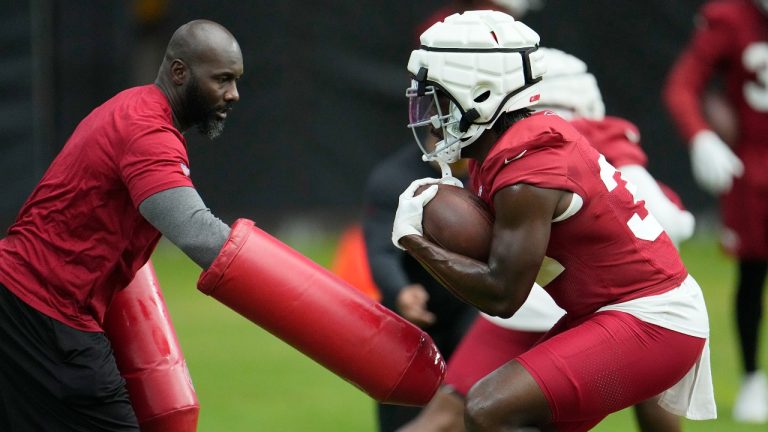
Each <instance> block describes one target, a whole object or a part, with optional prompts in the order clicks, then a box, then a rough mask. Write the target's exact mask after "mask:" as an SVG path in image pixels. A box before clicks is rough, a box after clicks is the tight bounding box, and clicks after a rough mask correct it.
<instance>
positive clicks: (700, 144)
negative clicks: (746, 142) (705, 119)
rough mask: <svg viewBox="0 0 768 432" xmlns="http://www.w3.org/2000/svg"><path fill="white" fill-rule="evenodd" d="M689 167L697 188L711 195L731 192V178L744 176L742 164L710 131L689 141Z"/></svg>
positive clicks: (698, 134)
mask: <svg viewBox="0 0 768 432" xmlns="http://www.w3.org/2000/svg"><path fill="white" fill-rule="evenodd" d="M691 167H692V168H693V177H694V179H695V180H696V182H697V183H698V184H699V186H701V188H702V189H704V190H706V191H707V192H709V193H711V194H713V195H719V194H721V193H724V192H728V191H729V190H731V186H732V185H733V178H734V177H741V175H742V174H744V164H743V163H742V162H741V160H740V159H739V158H738V156H736V155H735V154H734V153H733V151H731V149H730V148H729V147H728V144H726V143H724V142H723V140H721V139H720V137H718V136H717V134H715V133H714V132H712V131H711V130H703V131H701V132H699V133H697V134H696V135H694V136H693V138H692V139H691Z"/></svg>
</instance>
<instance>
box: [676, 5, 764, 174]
mask: <svg viewBox="0 0 768 432" xmlns="http://www.w3.org/2000/svg"><path fill="white" fill-rule="evenodd" d="M714 74H719V75H721V76H722V77H723V80H724V85H725V92H726V96H727V98H728V100H729V101H730V103H731V105H732V106H733V108H734V109H735V110H736V115H737V117H738V119H739V120H738V121H739V124H738V137H737V139H736V142H735V143H734V147H735V151H736V153H737V155H739V156H740V157H741V159H742V161H744V163H745V176H747V177H752V176H758V177H761V178H762V180H761V181H760V182H761V183H763V184H768V170H766V169H765V164H766V163H768V17H766V15H764V14H763V13H762V12H761V11H760V9H758V7H757V6H756V5H755V4H754V1H752V0H717V1H712V2H709V3H707V4H706V5H705V6H704V7H703V8H702V9H701V11H700V14H699V17H698V26H697V30H696V32H695V33H694V35H693V37H692V39H691V41H690V42H689V44H688V46H687V47H686V49H685V50H684V51H683V53H682V54H681V56H680V57H679V59H678V60H677V62H676V63H675V65H674V66H673V68H672V70H671V72H670V75H669V77H668V80H667V83H666V86H665V90H664V99H665V102H666V104H667V106H668V108H669V111H670V113H671V114H672V117H673V119H674V120H675V123H676V124H677V126H678V128H679V129H680V131H681V133H682V135H683V138H685V139H686V140H687V141H690V139H691V138H692V137H693V135H694V134H696V133H697V132H699V131H701V130H702V129H711V127H710V126H708V124H707V122H706V120H705V118H704V116H703V114H702V110H701V96H702V94H703V93H704V91H705V89H706V87H707V84H708V82H709V81H710V79H711V78H712V77H713V75H714Z"/></svg>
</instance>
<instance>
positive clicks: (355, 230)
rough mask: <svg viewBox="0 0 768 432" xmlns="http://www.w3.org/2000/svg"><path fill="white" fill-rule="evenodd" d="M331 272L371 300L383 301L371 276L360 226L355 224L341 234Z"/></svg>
mask: <svg viewBox="0 0 768 432" xmlns="http://www.w3.org/2000/svg"><path fill="white" fill-rule="evenodd" d="M331 271H332V272H333V273H335V274H336V276H338V277H340V278H341V279H343V280H344V281H345V282H347V283H348V284H350V285H352V286H353V287H355V288H357V289H358V290H360V291H362V292H363V294H365V295H367V296H368V297H370V298H371V299H373V300H375V301H377V302H379V301H381V293H380V292H379V288H378V287H377V286H376V283H375V282H373V277H372V276H371V267H370V265H369V264H368V255H367V254H366V251H365V238H364V237H363V228H362V227H361V226H360V224H353V225H351V226H349V227H348V228H346V229H345V230H344V231H343V232H342V233H341V238H340V239H339V245H338V247H337V248H336V255H334V257H333V262H332V263H331Z"/></svg>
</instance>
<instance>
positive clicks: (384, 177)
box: [362, 137, 476, 432]
mask: <svg viewBox="0 0 768 432" xmlns="http://www.w3.org/2000/svg"><path fill="white" fill-rule="evenodd" d="M428 139H431V140H432V141H433V143H434V142H436V139H434V137H432V138H428ZM453 169H454V170H455V172H456V175H458V176H459V177H463V176H464V174H466V163H464V161H461V162H459V163H457V164H454V165H453ZM439 176H440V169H439V168H438V167H437V164H434V163H424V162H423V161H422V160H421V151H420V150H419V149H418V147H416V146H414V145H413V144H409V145H407V146H403V147H402V148H401V149H399V150H398V151H397V152H395V153H394V154H392V155H390V156H389V157H387V158H385V159H383V160H382V161H381V162H380V163H378V164H377V165H376V166H375V167H374V169H373V171H372V172H371V174H370V176H369V178H368V181H367V184H366V188H365V202H364V205H363V216H362V226H363V233H364V244H365V250H364V251H363V253H364V254H367V261H368V263H369V265H370V270H371V275H372V276H373V281H374V282H375V285H376V287H378V291H379V293H380V296H381V302H382V304H383V305H384V306H386V307H387V308H389V309H392V310H393V311H395V312H397V313H398V314H399V315H401V316H402V317H403V318H405V319H407V320H408V321H410V322H412V323H413V324H415V325H417V326H419V327H421V328H422V329H424V330H425V331H426V332H427V333H428V334H429V335H430V336H431V337H432V339H433V340H434V342H435V344H436V345H437V347H438V348H439V349H440V352H441V353H442V354H443V356H444V357H445V358H446V359H450V358H451V354H452V353H453V350H454V349H455V348H456V345H457V344H458V343H459V341H460V340H461V338H462V336H463V335H464V333H465V332H466V330H467V328H468V327H469V325H470V324H471V323H472V321H473V319H474V317H475V316H476V311H475V309H474V308H473V307H472V306H470V305H468V304H466V303H464V302H462V301H461V300H459V299H457V298H456V297H455V296H453V295H452V294H451V293H450V292H448V291H446V290H445V289H444V288H443V287H442V286H440V284H439V283H438V282H437V281H436V280H435V279H434V278H433V277H432V276H431V275H430V274H429V272H427V271H426V270H425V269H424V268H423V267H422V266H421V265H420V264H419V263H418V262H417V261H416V260H415V259H413V258H412V257H411V256H410V255H408V254H407V253H405V252H403V251H402V250H400V249H398V248H396V247H395V246H394V245H393V244H392V241H391V236H392V222H393V219H394V212H395V210H396V209H397V197H398V196H399V195H400V192H402V190H403V189H404V188H405V187H406V186H408V185H409V184H410V183H411V182H412V181H413V180H416V179H418V178H422V177H439ZM420 409H421V408H419V407H406V406H397V405H387V404H377V421H378V425H379V430H380V431H381V432H390V431H394V430H395V429H397V428H398V427H400V426H402V425H403V424H405V423H406V422H408V421H409V420H411V419H413V418H414V417H415V416H416V415H417V414H418V413H419V411H420Z"/></svg>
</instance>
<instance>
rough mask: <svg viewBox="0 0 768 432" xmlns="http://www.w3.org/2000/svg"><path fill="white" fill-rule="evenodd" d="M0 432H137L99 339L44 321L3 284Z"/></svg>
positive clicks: (112, 361) (102, 337) (96, 334)
mask: <svg viewBox="0 0 768 432" xmlns="http://www.w3.org/2000/svg"><path fill="white" fill-rule="evenodd" d="M0 431H3V432H16V431H20V432H28V431H57V432H58V431H62V432H64V431H89V432H90V431H135V432H138V431H139V426H138V421H137V420H136V415H135V413H134V411H133V407H132V406H131V402H130V399H129V398H128V392H127V390H126V389H125V381H124V380H123V378H122V377H121V376H120V372H119V371H118V369H117V365H116V364H115V359H114V356H113V354H112V348H111V346H110V344H109V340H108V339H107V337H106V336H105V335H104V333H99V332H84V331H80V330H76V329H74V328H72V327H69V326H67V325H64V324H62V323H60V322H59V321H57V320H54V319H52V318H49V317H48V316H46V315H44V314H42V313H40V312H38V311H37V310H35V309H33V308H31V307H30V306H28V305H27V304H26V303H24V302H23V301H21V300H20V299H19V298H18V297H16V296H15V295H14V294H13V293H11V292H10V291H8V289H7V288H6V287H5V286H3V285H2V284H0Z"/></svg>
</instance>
